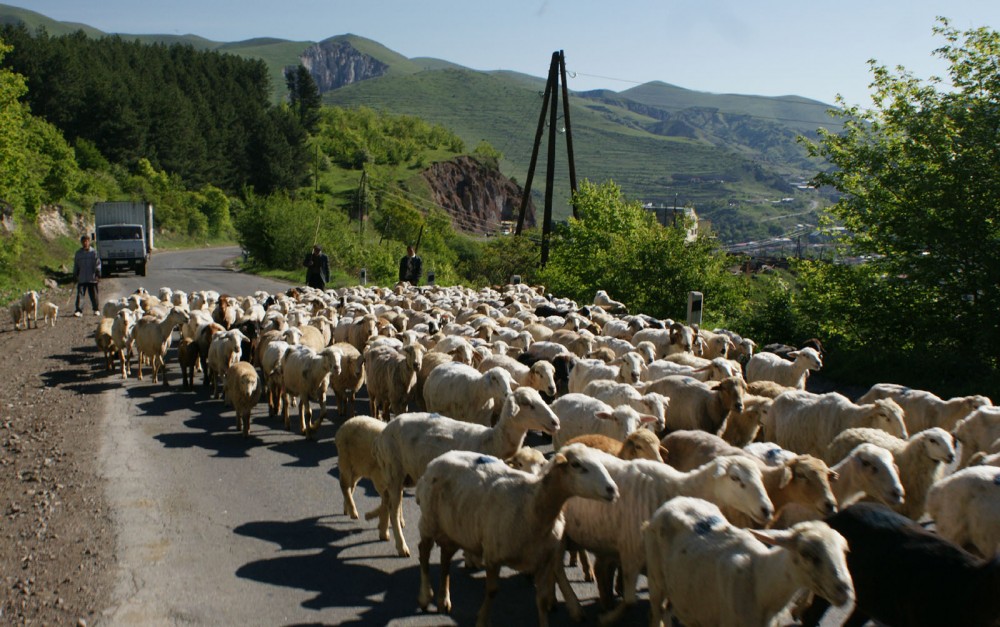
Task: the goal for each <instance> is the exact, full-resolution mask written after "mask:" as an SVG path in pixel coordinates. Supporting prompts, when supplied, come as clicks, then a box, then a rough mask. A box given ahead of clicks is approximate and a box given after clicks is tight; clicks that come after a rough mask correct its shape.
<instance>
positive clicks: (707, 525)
mask: <svg viewBox="0 0 1000 627" xmlns="http://www.w3.org/2000/svg"><path fill="white" fill-rule="evenodd" d="M642 535H643V541H644V542H643V543H644V548H645V551H646V563H647V570H648V581H649V598H650V605H651V608H652V616H651V620H650V624H651V625H654V626H656V627H659V626H660V625H662V624H663V617H662V614H663V610H664V606H665V605H666V602H667V601H668V600H669V602H670V610H669V611H670V612H671V613H672V615H673V616H675V617H676V618H677V619H679V620H680V621H682V622H683V623H684V624H685V625H691V626H694V625H719V626H720V627H726V626H729V627H743V626H758V627H767V626H768V625H771V624H772V621H773V619H774V618H775V616H776V615H777V614H778V613H779V612H780V611H781V610H782V609H784V608H785V606H786V605H788V603H789V602H790V601H791V600H792V599H793V597H795V595H796V593H797V592H798V591H799V589H801V588H808V589H809V590H811V591H812V592H814V593H815V594H817V595H819V596H821V597H824V598H827V599H830V600H831V601H833V603H835V604H836V605H844V604H846V603H848V602H849V601H850V600H851V599H852V598H853V597H854V587H853V585H852V583H851V577H850V575H849V573H848V567H847V555H848V545H847V540H845V539H844V538H843V536H841V535H840V534H838V533H837V532H836V531H834V530H833V529H831V528H830V527H829V526H827V525H826V523H823V522H820V521H810V522H803V523H799V524H798V525H795V526H794V527H792V528H791V529H789V530H787V531H780V532H777V531H771V532H759V531H757V532H755V531H749V530H744V529H740V528H738V527H734V526H733V525H731V524H729V523H728V522H726V519H725V518H724V517H723V516H722V512H721V511H720V510H719V508H718V507H717V506H715V505H713V504H712V503H709V502H707V501H703V500H701V499H693V498H686V497H677V498H675V499H672V500H671V501H668V502H667V503H664V504H663V505H662V506H660V507H659V508H658V509H657V510H656V512H655V513H654V514H653V516H652V517H651V518H650V520H649V522H648V523H646V524H645V525H643V530H642ZM767 545H773V546H777V547H779V548H778V549H777V550H771V549H770V548H768V546H767ZM707 599H710V601H708V600H707ZM671 622H672V621H671V620H669V619H668V620H667V624H668V625H669V624H671Z"/></svg>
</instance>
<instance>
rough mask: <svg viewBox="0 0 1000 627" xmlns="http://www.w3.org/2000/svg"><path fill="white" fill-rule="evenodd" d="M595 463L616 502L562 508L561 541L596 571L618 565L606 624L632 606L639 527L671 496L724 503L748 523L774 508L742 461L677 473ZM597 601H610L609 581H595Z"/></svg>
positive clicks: (751, 467)
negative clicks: (617, 592) (616, 601)
mask: <svg viewBox="0 0 1000 627" xmlns="http://www.w3.org/2000/svg"><path fill="white" fill-rule="evenodd" d="M600 455H601V461H602V463H603V464H604V467H605V468H607V469H608V473H609V474H610V475H611V478H612V479H614V482H615V483H616V484H617V485H618V490H619V493H620V498H619V499H618V501H617V502H615V503H613V504H605V503H597V502H594V501H590V500H584V499H570V500H569V501H568V502H567V503H566V507H565V513H566V537H567V538H568V539H569V540H571V541H572V543H573V544H575V545H576V546H578V547H580V548H582V549H586V550H588V551H591V552H592V553H594V554H596V555H597V569H596V570H597V572H598V573H609V572H610V569H609V568H608V567H607V564H608V563H609V561H614V559H615V558H616V557H617V559H618V561H619V563H620V564H621V578H622V595H623V597H624V601H623V603H621V604H620V605H619V606H618V607H616V608H615V609H614V610H612V611H611V612H609V613H607V614H605V615H604V616H602V617H601V622H602V623H604V624H610V623H612V622H614V621H616V620H618V619H620V618H621V616H622V615H623V613H624V612H626V611H627V610H628V608H629V607H630V606H631V605H633V604H635V602H636V581H637V579H638V577H639V573H640V572H642V569H643V568H644V567H645V566H646V553H645V550H644V549H643V544H642V536H641V528H642V523H643V522H645V521H646V520H648V519H649V517H650V516H652V514H653V512H654V511H655V510H656V508H657V507H659V506H660V505H661V504H663V503H664V502H665V501H667V500H669V499H671V498H673V497H676V496H697V497H700V498H705V499H707V500H710V501H712V502H715V503H722V504H728V505H730V506H732V507H734V508H735V509H737V510H738V511H741V512H743V513H745V514H747V515H748V516H750V517H752V518H753V519H754V520H756V521H758V522H760V523H764V522H767V521H768V520H770V519H771V516H772V515H773V514H774V508H773V506H772V504H771V501H770V499H768V497H767V492H766V491H765V490H764V485H763V483H762V476H761V471H760V467H759V466H758V464H757V462H755V461H754V460H752V459H749V458H747V457H719V458H717V459H715V460H713V461H712V462H710V463H708V464H705V465H704V466H702V467H700V468H698V469H696V470H692V471H691V472H687V473H684V472H680V471H678V470H675V469H674V468H671V467H670V466H667V465H666V464H661V463H658V462H651V461H648V460H644V459H640V460H633V461H629V462H626V461H622V460H620V459H618V458H616V457H612V456H611V455H607V454H604V453H600ZM599 579H600V581H599V586H598V590H599V592H600V593H601V599H602V600H605V599H608V600H609V599H610V581H608V578H607V577H605V576H600V577H599Z"/></svg>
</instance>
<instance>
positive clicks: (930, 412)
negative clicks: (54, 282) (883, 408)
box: [857, 383, 993, 433]
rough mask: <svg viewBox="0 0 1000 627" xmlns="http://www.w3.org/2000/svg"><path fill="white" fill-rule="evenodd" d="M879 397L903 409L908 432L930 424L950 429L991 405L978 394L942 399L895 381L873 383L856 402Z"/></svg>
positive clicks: (988, 400)
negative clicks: (889, 400) (890, 400)
mask: <svg viewBox="0 0 1000 627" xmlns="http://www.w3.org/2000/svg"><path fill="white" fill-rule="evenodd" d="M878 398H891V399H892V400H894V401H896V403H898V404H899V406H900V407H902V408H903V419H904V420H905V421H906V430H907V431H908V432H910V433H917V432H918V431H923V430H924V429H930V428H931V427H941V428H942V429H944V430H945V431H951V430H952V429H954V428H955V425H956V424H957V423H958V421H959V420H961V419H962V418H965V417H966V416H968V415H969V414H971V413H972V412H974V411H976V410H977V409H979V408H980V407H988V406H990V405H992V404H993V403H992V402H990V399H988V398H986V397H985V396H978V395H977V396H956V397H955V398H950V399H948V400H946V401H945V400H942V399H941V398H940V397H938V396H937V395H935V394H933V393H931V392H927V391H924V390H914V389H912V388H908V387H905V386H902V385H897V384H895V383H876V384H875V385H873V386H872V387H871V389H870V390H868V391H867V392H865V394H864V396H862V397H861V398H859V399H858V401H857V403H858V404H859V405H864V404H865V403H871V402H872V401H874V400H875V399H878Z"/></svg>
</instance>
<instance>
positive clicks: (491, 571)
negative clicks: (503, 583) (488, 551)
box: [476, 566, 500, 627]
mask: <svg viewBox="0 0 1000 627" xmlns="http://www.w3.org/2000/svg"><path fill="white" fill-rule="evenodd" d="M499 589H500V567H499V566H487V567H486V596H485V597H484V598H483V604H482V605H481V606H480V607H479V614H477V615H476V627H488V625H489V624H490V610H491V609H492V608H493V598H494V597H496V595H497V591H498V590H499Z"/></svg>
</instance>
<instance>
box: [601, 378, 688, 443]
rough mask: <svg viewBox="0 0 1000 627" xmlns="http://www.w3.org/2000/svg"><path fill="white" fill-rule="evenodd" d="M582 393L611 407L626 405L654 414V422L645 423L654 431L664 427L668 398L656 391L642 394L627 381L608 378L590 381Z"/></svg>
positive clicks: (644, 412)
mask: <svg viewBox="0 0 1000 627" xmlns="http://www.w3.org/2000/svg"><path fill="white" fill-rule="evenodd" d="M583 393H584V394H586V395H587V396H593V397H594V398H596V399H598V400H600V401H604V402H605V403H607V404H608V405H611V406H612V407H618V406H619V405H628V406H629V407H631V408H632V409H634V410H636V411H637V412H639V413H640V414H649V415H650V416H655V417H656V423H655V424H654V423H650V424H648V425H646V426H648V427H649V428H651V429H653V430H654V431H663V429H665V428H666V425H667V422H666V419H667V411H668V408H669V407H670V399H669V398H667V397H666V396H664V395H662V394H657V393H656V392H647V393H645V394H643V393H642V392H640V391H639V390H637V389H635V388H634V387H632V386H631V385H629V384H627V383H616V382H615V381H611V380H608V379H598V380H597V381H591V382H590V383H588V384H587V387H586V388H584V390H583Z"/></svg>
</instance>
